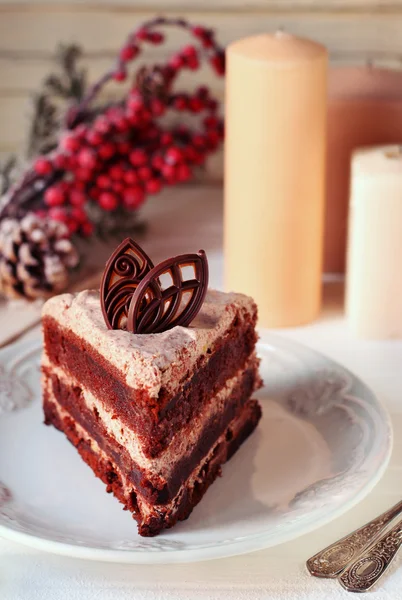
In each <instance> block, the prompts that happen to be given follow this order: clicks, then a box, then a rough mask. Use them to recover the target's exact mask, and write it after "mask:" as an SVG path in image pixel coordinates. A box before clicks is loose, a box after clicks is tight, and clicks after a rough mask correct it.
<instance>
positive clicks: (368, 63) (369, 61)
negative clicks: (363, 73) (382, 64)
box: [366, 58, 374, 69]
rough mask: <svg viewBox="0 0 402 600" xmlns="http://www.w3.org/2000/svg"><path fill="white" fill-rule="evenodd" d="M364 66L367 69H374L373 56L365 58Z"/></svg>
mask: <svg viewBox="0 0 402 600" xmlns="http://www.w3.org/2000/svg"><path fill="white" fill-rule="evenodd" d="M366 66H367V68H368V69H374V59H373V58H368V59H367V60H366Z"/></svg>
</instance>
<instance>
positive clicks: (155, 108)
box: [151, 98, 166, 117]
mask: <svg viewBox="0 0 402 600" xmlns="http://www.w3.org/2000/svg"><path fill="white" fill-rule="evenodd" d="M165 110H166V107H165V105H164V103H163V102H162V100H159V99H158V98H154V99H153V100H152V102H151V112H152V113H153V114H154V115H155V116H157V117H160V116H161V115H163V114H164V112H165Z"/></svg>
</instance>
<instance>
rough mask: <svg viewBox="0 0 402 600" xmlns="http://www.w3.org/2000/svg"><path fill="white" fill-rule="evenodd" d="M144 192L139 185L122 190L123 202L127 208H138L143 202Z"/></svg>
mask: <svg viewBox="0 0 402 600" xmlns="http://www.w3.org/2000/svg"><path fill="white" fill-rule="evenodd" d="M144 199H145V194H144V191H143V189H142V188H140V187H139V186H135V187H130V188H127V189H126V190H124V192H123V204H124V206H126V207H127V208H138V207H139V206H141V204H142V203H143V202H144Z"/></svg>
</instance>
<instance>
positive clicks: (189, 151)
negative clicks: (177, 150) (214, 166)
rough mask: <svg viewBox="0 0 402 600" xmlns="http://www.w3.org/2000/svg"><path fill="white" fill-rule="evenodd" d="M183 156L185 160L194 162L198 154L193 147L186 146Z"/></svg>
mask: <svg viewBox="0 0 402 600" xmlns="http://www.w3.org/2000/svg"><path fill="white" fill-rule="evenodd" d="M185 154H186V159H187V160H188V161H190V162H194V160H196V159H197V157H198V152H197V150H196V149H195V148H194V147H193V146H187V148H186V152H185Z"/></svg>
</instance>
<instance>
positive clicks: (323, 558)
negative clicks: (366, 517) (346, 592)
mask: <svg viewBox="0 0 402 600" xmlns="http://www.w3.org/2000/svg"><path fill="white" fill-rule="evenodd" d="M401 513H402V501H401V502H398V503H397V504H395V506H393V507H392V508H390V509H389V510H387V511H386V512H384V513H382V514H381V515H380V516H379V517H376V518H375V519H373V520H372V521H370V522H369V523H366V525H363V527H360V528H359V529H356V530H355V531H353V532H352V533H350V534H349V535H346V536H345V537H343V538H342V539H341V540H338V541H337V542H335V543H334V544H331V545H330V546H327V548H324V550H321V551H320V552H317V554H315V555H314V556H312V557H311V558H309V559H308V561H307V563H306V564H307V569H308V570H309V572H310V573H311V575H313V576H314V577H326V578H334V577H338V575H339V574H340V573H342V572H343V571H344V570H345V569H346V567H348V565H351V567H353V565H354V564H355V561H356V562H357V560H358V559H359V558H360V556H361V554H362V552H364V551H365V550H366V549H367V548H368V547H369V546H370V545H371V544H372V543H373V542H374V541H375V539H376V538H377V537H378V536H379V535H380V534H381V533H382V532H383V531H384V530H385V528H386V527H387V526H388V525H389V524H390V523H391V521H393V520H394V519H395V517H397V516H398V515H399V514H401ZM397 527H399V525H396V526H395V528H394V529H396V528H397ZM391 531H393V530H391ZM401 531H402V527H401ZM389 533H391V532H389ZM389 533H388V534H387V535H389ZM383 537H386V536H383ZM381 539H382V538H381ZM398 548H399V546H398ZM395 553H396V551H395ZM395 553H394V554H393V555H392V557H391V558H390V560H389V561H388V564H389V562H391V560H392V558H393V557H394V555H395ZM352 563H353V564H352ZM388 564H387V566H388ZM384 571H385V569H383V570H382V572H381V574H382V573H383V572H384ZM381 574H380V575H381ZM380 575H379V577H380ZM379 577H377V579H376V581H377V580H378V578H379ZM340 581H341V583H342V585H344V584H345V582H346V580H345V581H343V580H341V579H340ZM374 583H375V581H373V583H372V584H371V585H370V587H372V585H374ZM344 587H345V588H346V585H344ZM367 589H368V588H367ZM353 591H365V590H353Z"/></svg>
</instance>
